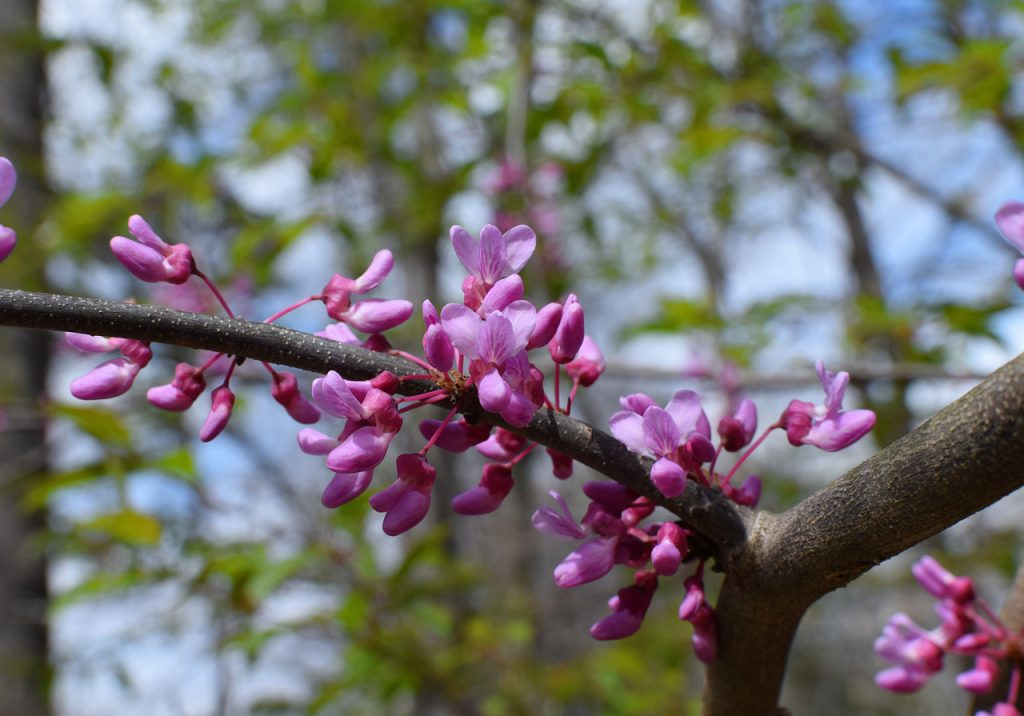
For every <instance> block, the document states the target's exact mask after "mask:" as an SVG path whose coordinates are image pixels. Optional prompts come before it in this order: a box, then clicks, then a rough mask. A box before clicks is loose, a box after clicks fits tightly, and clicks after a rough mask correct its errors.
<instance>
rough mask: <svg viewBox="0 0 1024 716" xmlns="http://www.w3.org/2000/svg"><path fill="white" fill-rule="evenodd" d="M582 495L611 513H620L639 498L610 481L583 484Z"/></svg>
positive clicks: (626, 488) (594, 481) (622, 486)
mask: <svg viewBox="0 0 1024 716" xmlns="http://www.w3.org/2000/svg"><path fill="white" fill-rule="evenodd" d="M583 494H584V495H586V496H587V497H589V498H590V499H591V500H593V501H594V502H598V503H600V504H601V505H603V506H604V507H606V508H608V509H609V510H610V511H612V512H622V510H624V509H626V508H627V507H629V506H630V505H631V504H633V501H634V500H636V498H637V497H639V495H638V494H637V493H635V492H633V491H632V490H630V489H629V488H628V487H626V486H625V485H620V484H619V483H617V482H612V481H611V480H593V481H591V482H585V483H583Z"/></svg>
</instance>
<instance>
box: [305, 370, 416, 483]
mask: <svg viewBox="0 0 1024 716" xmlns="http://www.w3.org/2000/svg"><path fill="white" fill-rule="evenodd" d="M313 400H314V401H315V402H316V404H317V405H318V406H319V407H320V409H321V410H323V411H325V412H327V413H329V414H331V415H334V416H337V417H341V418H346V419H347V422H346V424H345V429H344V431H343V432H342V435H341V436H339V442H338V444H337V446H336V447H333V448H332V449H331V450H330V452H329V453H328V454H327V467H328V469H330V470H332V471H333V472H341V473H355V472H362V471H364V470H370V469H372V468H374V467H376V466H377V465H379V464H380V463H381V461H382V460H383V459H384V456H385V455H386V454H387V450H388V446H389V445H390V444H391V440H392V439H393V438H394V437H395V435H396V434H397V433H398V431H399V430H400V429H401V427H402V416H401V415H399V414H398V411H397V410H396V409H395V403H394V401H393V400H392V399H391V396H390V395H388V394H387V393H385V392H384V391H382V390H378V389H377V388H368V389H367V390H366V392H365V394H364V395H363V397H362V399H360V398H358V397H357V396H356V394H355V393H354V392H353V389H352V388H351V387H350V386H349V384H348V382H347V381H346V380H345V379H344V378H342V377H341V376H340V375H338V373H337V372H335V371H333V370H332V371H330V372H329V373H328V374H327V375H326V376H324V377H323V378H317V379H316V380H315V381H313ZM309 432H314V433H315V431H309ZM304 434H307V431H302V432H300V433H299V436H300V437H299V444H300V447H303V445H302V439H303V438H302V436H303V435H304ZM303 449H305V448H303Z"/></svg>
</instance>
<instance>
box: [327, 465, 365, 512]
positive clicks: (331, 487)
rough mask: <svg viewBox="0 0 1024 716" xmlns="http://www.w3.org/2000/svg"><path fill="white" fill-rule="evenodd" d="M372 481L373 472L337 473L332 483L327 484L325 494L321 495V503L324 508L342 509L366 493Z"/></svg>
mask: <svg viewBox="0 0 1024 716" xmlns="http://www.w3.org/2000/svg"><path fill="white" fill-rule="evenodd" d="M372 480H373V470H364V471H363V472H356V473H343V472H338V473H335V474H334V477H332V478H331V481H330V482H328V483H327V487H325V488H324V491H323V494H321V495H320V502H321V504H323V506H324V507H327V508H330V509H333V508H335V507H340V506H341V505H344V504H346V503H348V502H351V501H352V500H354V499H356V498H357V497H359V496H360V495H361V494H363V493H364V492H366V488H367V487H369V486H370V482H371V481H372Z"/></svg>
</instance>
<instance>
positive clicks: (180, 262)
mask: <svg viewBox="0 0 1024 716" xmlns="http://www.w3.org/2000/svg"><path fill="white" fill-rule="evenodd" d="M128 230H129V231H130V232H131V234H132V236H134V237H135V241H132V240H131V239H126V238H124V237H123V236H115V237H114V238H112V239H111V240H110V250H111V251H113V252H114V256H116V257H117V260H118V261H120V262H121V263H122V264H124V267H125V268H127V269H128V270H129V271H130V272H131V273H132V274H133V275H134V276H135V277H136V278H140V279H142V280H143V281H150V282H153V283H155V282H158V281H166V282H168V283H184V282H185V281H187V280H188V277H189V276H191V275H192V273H193V272H194V270H195V262H194V261H193V259H192V250H191V249H189V247H188V246H186V245H185V244H174V245H173V246H172V245H170V244H167V243H165V242H164V240H163V239H161V238H160V237H159V236H157V234H156V232H155V231H153V229H152V227H150V225H149V224H147V223H146V220H145V219H143V218H142V217H141V216H139V215H138V214H135V215H133V216H132V217H131V218H130V219H128Z"/></svg>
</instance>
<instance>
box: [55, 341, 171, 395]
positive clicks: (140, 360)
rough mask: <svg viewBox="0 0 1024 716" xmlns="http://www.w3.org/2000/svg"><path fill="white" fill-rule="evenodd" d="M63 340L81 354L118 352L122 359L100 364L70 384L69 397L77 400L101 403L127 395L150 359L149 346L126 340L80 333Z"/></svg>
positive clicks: (142, 342)
mask: <svg viewBox="0 0 1024 716" xmlns="http://www.w3.org/2000/svg"><path fill="white" fill-rule="evenodd" d="M65 340H66V341H67V342H68V344H69V345H70V346H71V347H72V348H75V349H77V350H80V351H83V352H85V353H105V352H108V351H112V350H119V351H121V354H122V356H123V357H122V358H114V359H112V360H108V361H105V362H103V363H100V364H99V365H98V366H96V367H95V368H93V369H92V370H91V371H89V372H88V373H86V374H85V375H83V376H82V377H80V378H76V379H75V380H73V381H72V382H71V394H72V395H73V396H75V397H76V398H78V399H80V400H104V399H106V398H113V397H116V396H118V395H122V394H124V393H126V392H128V389H129V388H131V387H132V384H133V383H134V382H135V377H136V376H137V375H138V374H139V371H141V370H142V369H143V368H145V367H146V365H147V364H148V363H149V361H150V360H151V359H152V358H153V351H152V350H150V348H149V343H146V342H144V341H137V340H134V339H129V338H104V337H102V336H90V335H86V334H84V333H66V334H65Z"/></svg>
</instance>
